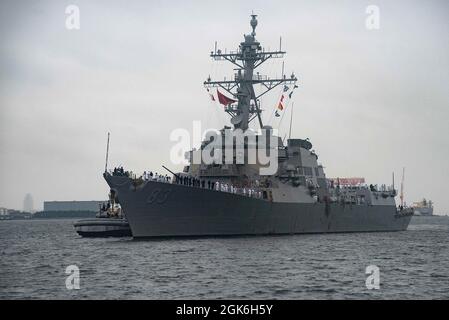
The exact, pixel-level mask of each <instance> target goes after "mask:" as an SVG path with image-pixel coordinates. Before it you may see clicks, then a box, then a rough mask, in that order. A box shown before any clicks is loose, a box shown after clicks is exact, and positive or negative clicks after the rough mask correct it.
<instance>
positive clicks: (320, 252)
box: [0, 217, 449, 299]
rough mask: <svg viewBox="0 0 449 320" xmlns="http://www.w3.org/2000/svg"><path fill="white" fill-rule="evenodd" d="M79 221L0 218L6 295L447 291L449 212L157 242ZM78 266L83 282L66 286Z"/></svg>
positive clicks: (382, 295)
mask: <svg viewBox="0 0 449 320" xmlns="http://www.w3.org/2000/svg"><path fill="white" fill-rule="evenodd" d="M73 221H74V220H40V221H37V220H33V221H0V298H1V299H5V298H8V299H11V298H12V299H28V298H32V299H73V298H78V299H79V298H81V299H118V298H120V299H173V298H174V299H202V298H204V299H206V298H208V299H216V298H219V299H238V298H242V299H244V298H247V299H346V298H349V299H448V298H449V244H448V240H449V217H414V218H413V219H412V222H411V224H410V226H409V229H408V230H407V231H404V232H391V233H359V234H356V233H352V234H327V235H326V234H322V235H294V236H269V237H236V238H203V239H193V240H192V239H191V240H185V239H184V240H179V239H178V240H153V241H134V240H132V239H130V238H123V239H114V238H108V239H86V238H81V237H79V236H78V235H77V234H76V232H75V231H74V229H73V226H72V224H73ZM73 264H75V265H77V266H78V267H79V268H80V286H81V288H80V290H68V289H67V288H66V286H65V280H66V277H67V275H66V274H65V269H66V267H67V266H69V265H73ZM368 265H377V266H378V267H379V268H380V289H379V290H368V289H367V288H366V286H365V280H366V277H367V275H366V274H365V268H366V267H367V266H368Z"/></svg>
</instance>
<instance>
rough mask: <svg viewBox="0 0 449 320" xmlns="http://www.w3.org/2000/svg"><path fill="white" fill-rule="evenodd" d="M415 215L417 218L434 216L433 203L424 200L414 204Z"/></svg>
mask: <svg viewBox="0 0 449 320" xmlns="http://www.w3.org/2000/svg"><path fill="white" fill-rule="evenodd" d="M412 208H413V213H414V214H415V215H417V216H433V202H432V201H430V200H426V199H423V200H422V201H419V202H414V203H413V206H412Z"/></svg>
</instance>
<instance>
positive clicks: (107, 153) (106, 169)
mask: <svg viewBox="0 0 449 320" xmlns="http://www.w3.org/2000/svg"><path fill="white" fill-rule="evenodd" d="M109 135H110V133H109V132H108V143H107V145H106V164H105V166H104V172H108V157H109Z"/></svg>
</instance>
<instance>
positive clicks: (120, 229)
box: [73, 192, 132, 237]
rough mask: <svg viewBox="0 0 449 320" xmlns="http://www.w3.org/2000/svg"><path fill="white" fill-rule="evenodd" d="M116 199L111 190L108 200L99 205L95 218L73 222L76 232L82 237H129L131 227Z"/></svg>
mask: <svg viewBox="0 0 449 320" xmlns="http://www.w3.org/2000/svg"><path fill="white" fill-rule="evenodd" d="M116 200H117V199H116V197H115V194H114V193H113V192H111V193H110V194H109V201H108V202H107V203H103V204H102V205H100V210H99V212H98V213H97V215H96V218H92V219H83V220H79V221H77V222H75V223H74V225H73V226H74V227H75V230H76V232H78V234H79V235H80V236H82V237H131V236H132V233H131V228H130V227H129V224H128V221H127V220H126V217H125V215H124V214H123V211H122V208H121V206H120V204H119V203H118V202H117V201H116Z"/></svg>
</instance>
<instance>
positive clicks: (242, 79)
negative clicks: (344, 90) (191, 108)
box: [204, 14, 297, 131]
mask: <svg viewBox="0 0 449 320" xmlns="http://www.w3.org/2000/svg"><path fill="white" fill-rule="evenodd" d="M256 17H257V15H255V14H252V15H251V21H250V25H251V28H252V32H251V34H249V35H244V38H245V40H244V41H243V42H241V43H240V46H239V48H238V50H237V52H230V53H226V52H225V53H223V52H222V51H221V50H220V49H217V47H216V45H215V49H214V51H213V52H211V54H210V56H211V57H212V58H213V59H215V60H227V61H229V62H231V63H232V64H234V65H235V66H236V67H237V69H235V70H236V73H235V76H234V80H228V81H227V80H223V81H213V80H211V78H210V77H209V78H208V79H207V80H206V81H205V82H204V86H205V87H206V88H212V87H215V88H221V89H223V90H224V91H226V92H227V93H229V94H230V95H232V96H233V97H234V98H235V99H236V100H237V103H236V104H234V105H232V104H229V105H227V106H226V108H225V112H226V113H228V114H229V115H230V116H231V123H232V124H233V125H234V128H235V129H242V130H243V131H245V130H246V129H248V125H249V123H250V122H251V121H252V120H254V119H255V118H256V117H257V118H258V120H259V125H260V128H263V123H262V118H261V113H262V110H261V109H260V100H259V98H260V97H262V96H263V95H265V94H266V93H267V92H269V91H271V90H272V89H274V88H275V87H277V86H279V85H281V84H293V83H295V82H296V81H297V78H296V77H295V75H294V74H293V73H292V74H291V76H290V77H286V76H285V74H284V72H282V76H281V78H279V79H270V78H268V77H267V76H263V75H260V74H259V73H258V72H257V73H256V74H254V71H255V70H256V69H257V68H258V67H259V66H260V65H261V64H262V63H264V62H265V61H267V60H268V59H271V58H282V57H283V56H284V54H285V53H286V52H285V51H282V50H281V43H279V50H278V51H265V50H264V49H263V48H262V47H261V45H260V43H259V42H258V41H257V40H256V27H257V19H256ZM255 84H260V85H262V86H263V87H264V91H263V92H262V93H260V94H258V95H256V94H255V91H254V85H255Z"/></svg>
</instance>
